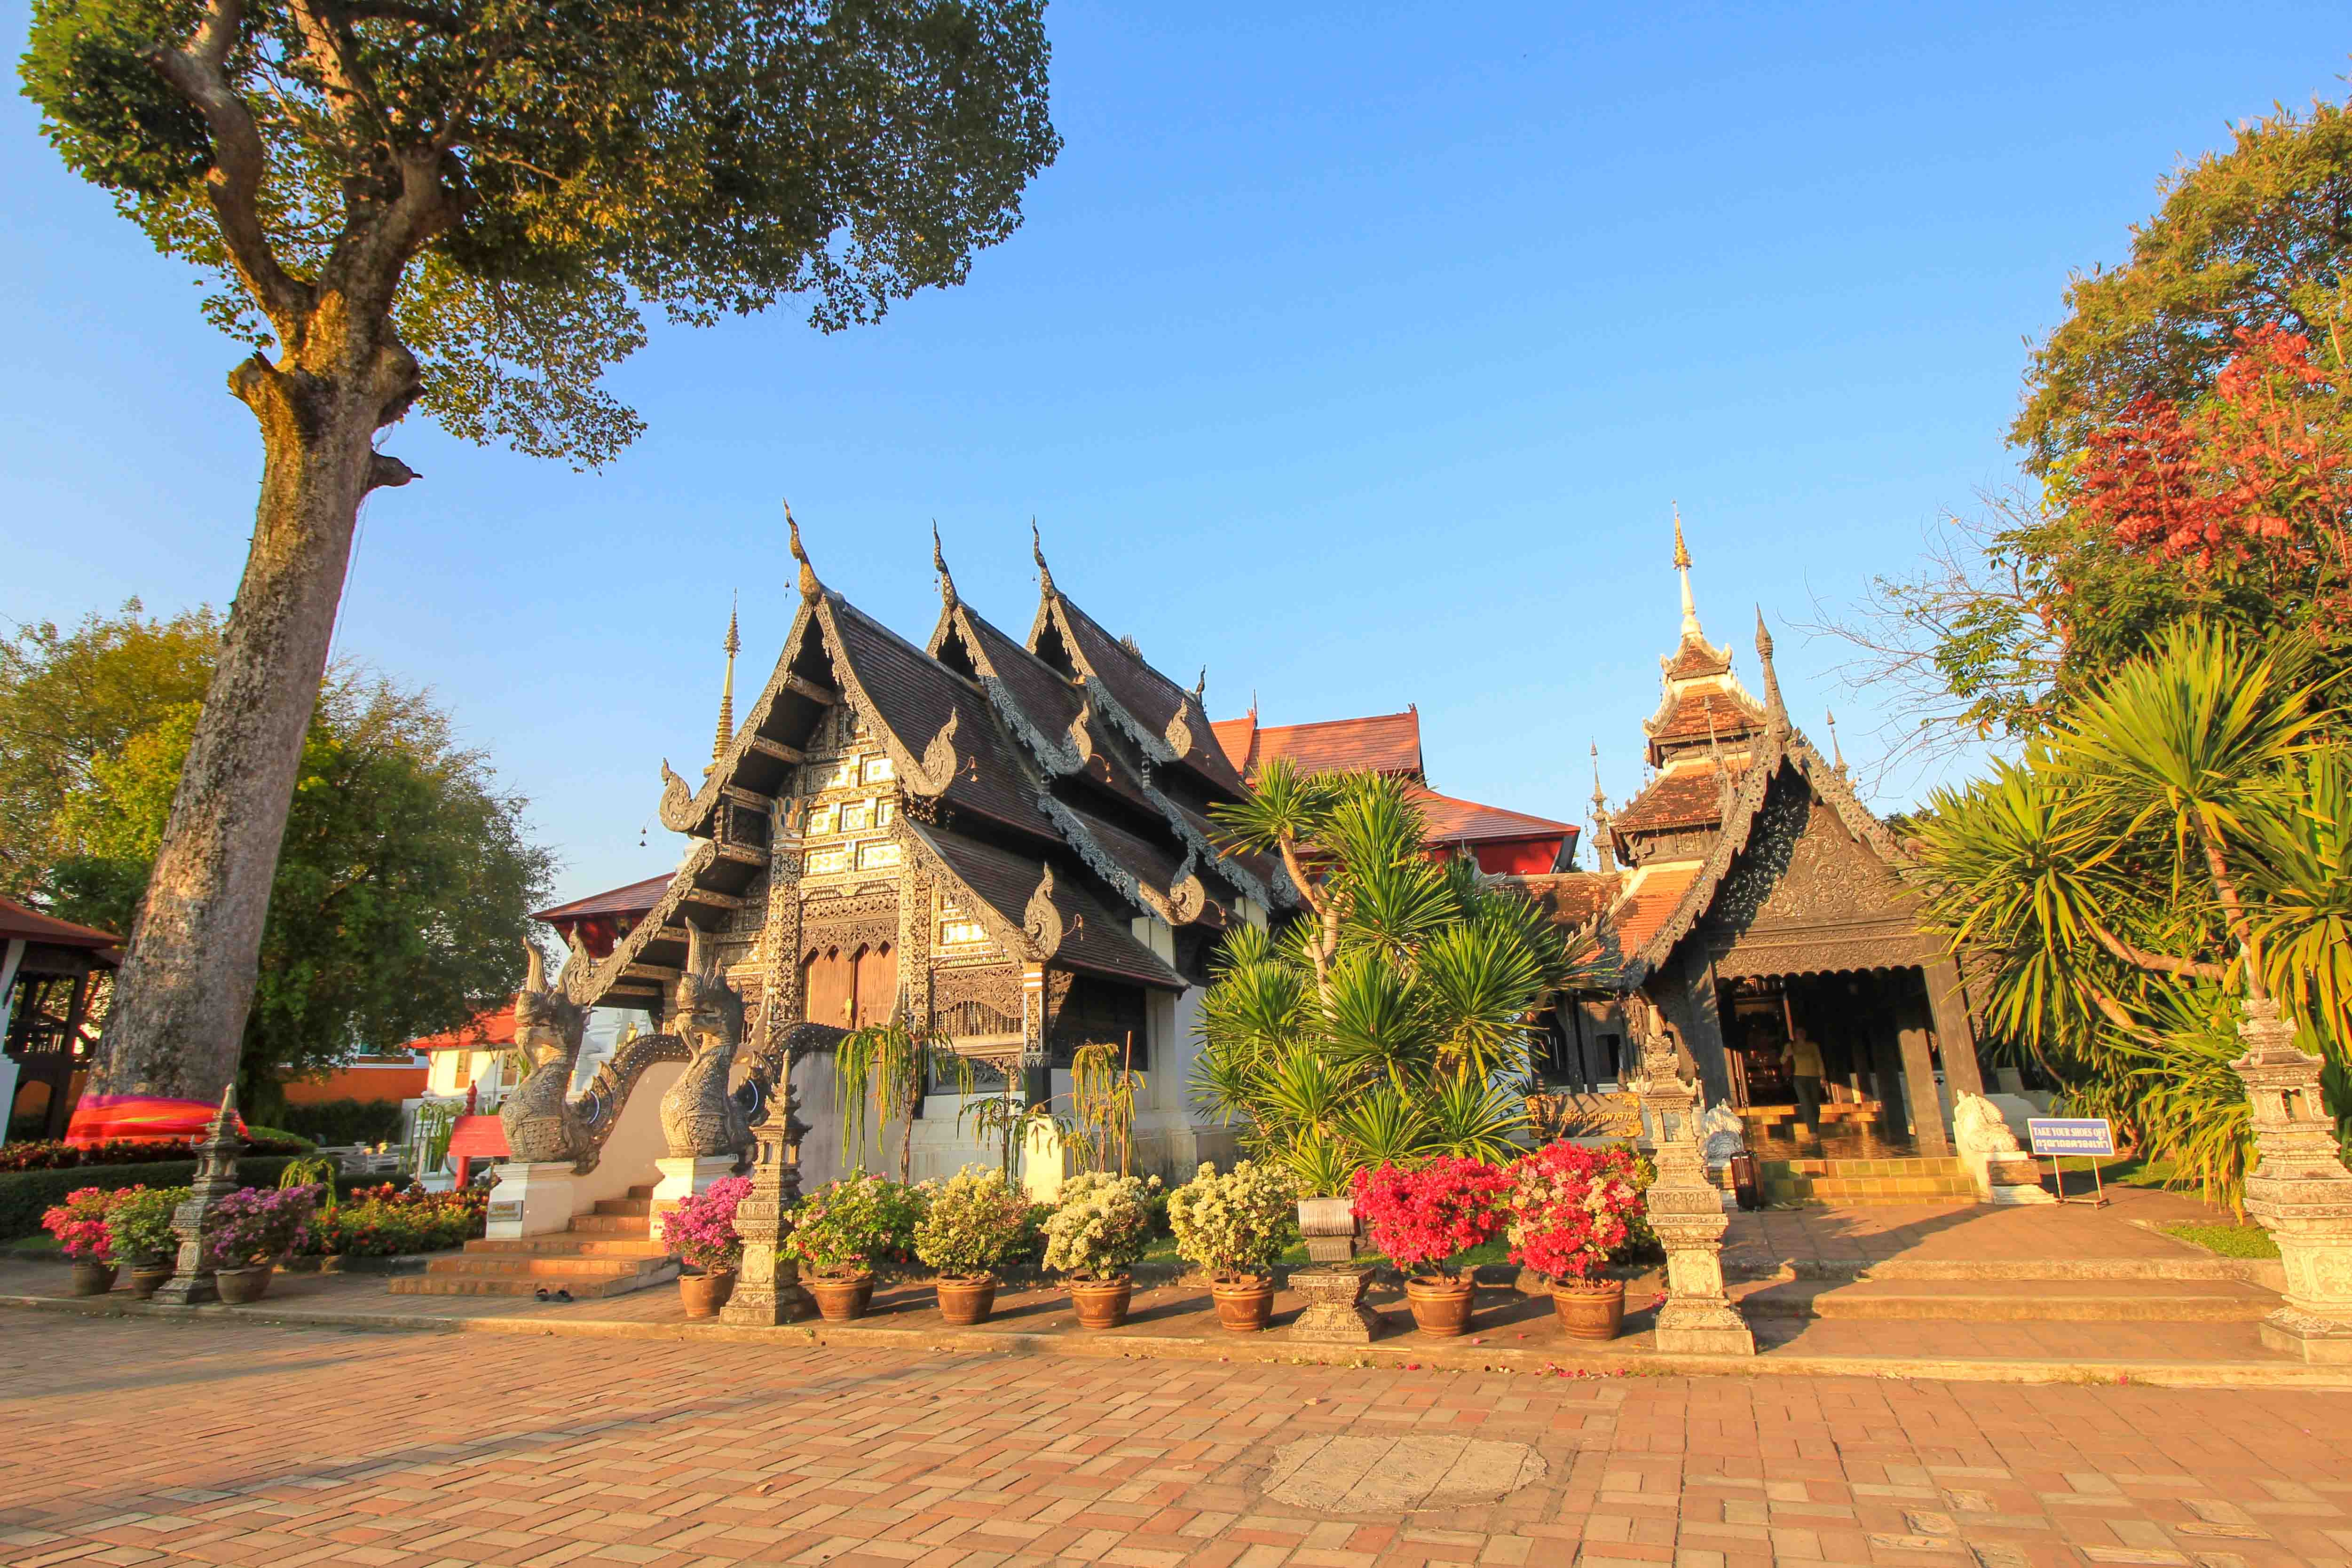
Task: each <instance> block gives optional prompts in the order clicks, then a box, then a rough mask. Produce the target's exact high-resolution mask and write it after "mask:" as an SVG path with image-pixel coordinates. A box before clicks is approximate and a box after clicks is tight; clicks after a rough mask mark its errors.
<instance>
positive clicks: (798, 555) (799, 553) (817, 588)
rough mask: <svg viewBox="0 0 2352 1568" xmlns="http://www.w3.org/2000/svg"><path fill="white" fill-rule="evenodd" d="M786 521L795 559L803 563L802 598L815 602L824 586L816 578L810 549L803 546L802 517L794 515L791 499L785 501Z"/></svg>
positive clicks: (808, 601)
mask: <svg viewBox="0 0 2352 1568" xmlns="http://www.w3.org/2000/svg"><path fill="white" fill-rule="evenodd" d="M784 521H785V523H786V524H787V525H788V526H790V528H792V538H793V559H794V560H796V561H798V562H800V563H801V598H802V600H803V601H804V602H806V603H810V604H814V603H815V602H816V600H817V595H818V594H820V593H823V592H824V585H823V584H821V583H819V582H818V581H817V580H816V568H814V567H813V566H811V565H809V558H808V551H806V550H804V549H802V548H801V525H800V519H798V518H797V517H793V504H792V503H791V502H790V501H786V502H785V503H784Z"/></svg>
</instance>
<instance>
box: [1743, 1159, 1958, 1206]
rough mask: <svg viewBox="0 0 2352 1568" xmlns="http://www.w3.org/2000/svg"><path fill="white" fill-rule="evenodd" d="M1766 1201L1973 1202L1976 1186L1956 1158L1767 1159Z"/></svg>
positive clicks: (1763, 1173) (1763, 1172)
mask: <svg viewBox="0 0 2352 1568" xmlns="http://www.w3.org/2000/svg"><path fill="white" fill-rule="evenodd" d="M1757 1176H1758V1178H1759V1180H1760V1181H1761V1183H1762V1184H1763V1187H1764V1200H1765V1201H1766V1202H1767V1203H1822V1204H1835V1205H1840V1206H1844V1205H1853V1204H1897V1203H1974V1202H1975V1201H1976V1198H1977V1189H1976V1184H1975V1183H1974V1182H1973V1181H1971V1180H1970V1179H1969V1174H1968V1172H1967V1170H1966V1169H1964V1168H1963V1167H1962V1166H1961V1165H1960V1162H1959V1161H1958V1160H1957V1159H1936V1158H1930V1157H1927V1156H1925V1155H1883V1156H1879V1157H1874V1158H1865V1159H1841V1158H1824V1159H1782V1160H1776V1159H1764V1160H1760V1161H1759V1163H1758V1168H1757Z"/></svg>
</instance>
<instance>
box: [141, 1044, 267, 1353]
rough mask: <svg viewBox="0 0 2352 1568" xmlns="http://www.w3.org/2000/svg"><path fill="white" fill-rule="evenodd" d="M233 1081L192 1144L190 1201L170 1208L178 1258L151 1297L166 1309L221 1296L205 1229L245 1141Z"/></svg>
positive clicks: (229, 1188)
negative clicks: (198, 1139) (210, 1263)
mask: <svg viewBox="0 0 2352 1568" xmlns="http://www.w3.org/2000/svg"><path fill="white" fill-rule="evenodd" d="M244 1152H245V1140H244V1139H243V1138H242V1137H239V1136H238V1135H237V1134H236V1080H235V1079H231V1080H230V1081H229V1085H228V1087H227V1088H226V1089H224V1090H222V1091H221V1103H220V1109H219V1110H218V1111H216V1112H215V1113H213V1123H212V1125H211V1126H209V1127H207V1128H206V1129H205V1141H204V1142H203V1143H201V1144H198V1145H196V1176H195V1179H194V1181H193V1182H192V1183H190V1184H189V1188H190V1192H189V1197H188V1201H187V1202H185V1203H184V1204H182V1205H180V1207H177V1208H175V1209H173V1210H172V1234H173V1235H174V1236H176V1237H178V1238H179V1239H180V1253H179V1257H178V1258H177V1259H176V1260H174V1262H173V1270H172V1277H171V1278H170V1279H168V1280H166V1281H163V1286H162V1288H161V1289H159V1290H158V1291H156V1292H155V1294H154V1296H153V1297H152V1300H153V1301H155V1302H156V1303H157V1304H158V1305H160V1306H166V1307H193V1306H196V1305H199V1304H200V1303H202V1302H205V1301H219V1300H220V1287H219V1286H218V1285H216V1284H215V1283H214V1282H213V1271H212V1270H210V1269H208V1268H206V1267H205V1230H206V1229H208V1228H210V1226H211V1223H212V1216H213V1205H214V1204H215V1203H217V1202H219V1201H220V1200H221V1199H222V1198H224V1197H227V1196H228V1195H229V1194H230V1193H232V1192H235V1191H236V1156H237V1155H240V1154H242V1153H244Z"/></svg>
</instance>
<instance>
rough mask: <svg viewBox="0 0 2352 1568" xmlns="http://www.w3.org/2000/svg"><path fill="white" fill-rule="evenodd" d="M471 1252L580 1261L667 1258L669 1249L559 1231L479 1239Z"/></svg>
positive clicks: (644, 1241) (644, 1240) (642, 1240)
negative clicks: (543, 1255) (554, 1256)
mask: <svg viewBox="0 0 2352 1568" xmlns="http://www.w3.org/2000/svg"><path fill="white" fill-rule="evenodd" d="M466 1250H467V1252H470V1253H552V1254H560V1255H562V1256H564V1257H579V1258H667V1257H668V1256H669V1249H668V1248H667V1247H665V1246H663V1245H662V1244H661V1243H660V1242H658V1241H656V1240H654V1239H651V1238H649V1237H640V1236H606V1235H601V1234H596V1233H588V1234H583V1233H582V1232H580V1231H577V1230H559V1231H556V1232H555V1233H554V1234H553V1235H551V1236H478V1237H476V1238H475V1239H473V1240H471V1241H468V1242H467V1243H466Z"/></svg>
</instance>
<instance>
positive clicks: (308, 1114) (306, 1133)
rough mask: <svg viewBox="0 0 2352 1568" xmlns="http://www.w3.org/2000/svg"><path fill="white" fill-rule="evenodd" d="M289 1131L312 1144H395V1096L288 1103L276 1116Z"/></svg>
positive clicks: (397, 1130) (397, 1109) (397, 1131)
mask: <svg viewBox="0 0 2352 1568" xmlns="http://www.w3.org/2000/svg"><path fill="white" fill-rule="evenodd" d="M278 1120H279V1121H280V1122H282V1123H284V1124H286V1128H287V1130H288V1131H289V1132H291V1133H293V1134H296V1135H297V1136H299V1137H304V1138H308V1139H310V1142H311V1143H313V1144H326V1145H332V1146H336V1147H343V1146H347V1145H352V1144H396V1143H398V1142H399V1141H400V1134H401V1113H400V1102H399V1101H397V1100H321V1101H320V1102H319V1103H317V1104H315V1105H289V1106H287V1107H286V1109H285V1111H284V1112H283V1113H281V1114H280V1115H279V1116H278Z"/></svg>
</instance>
